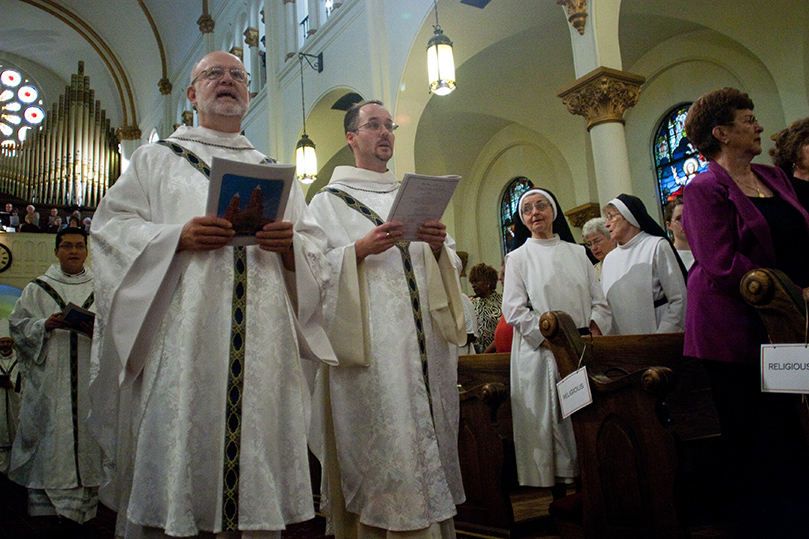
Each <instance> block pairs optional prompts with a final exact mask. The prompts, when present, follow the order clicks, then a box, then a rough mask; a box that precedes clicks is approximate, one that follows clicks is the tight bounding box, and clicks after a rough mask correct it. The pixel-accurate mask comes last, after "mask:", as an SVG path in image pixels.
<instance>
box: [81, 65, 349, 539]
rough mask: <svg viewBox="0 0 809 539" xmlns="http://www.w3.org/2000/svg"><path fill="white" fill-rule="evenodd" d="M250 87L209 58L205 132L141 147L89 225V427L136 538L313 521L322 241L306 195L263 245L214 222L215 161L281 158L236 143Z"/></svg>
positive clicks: (255, 531)
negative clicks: (237, 238)
mask: <svg viewBox="0 0 809 539" xmlns="http://www.w3.org/2000/svg"><path fill="white" fill-rule="evenodd" d="M247 83H248V75H247V73H246V72H245V71H244V66H243V65H242V63H241V61H240V60H239V59H238V58H237V57H236V56H234V55H232V54H228V53H225V52H214V53H211V54H208V55H207V56H205V57H204V58H203V59H202V60H201V61H200V62H199V63H198V64H197V65H196V66H195V67H194V68H193V70H192V81H191V86H189V88H188V90H187V96H188V98H189V100H190V101H191V102H192V103H194V104H195V105H196V109H197V112H198V114H199V122H200V127H195V128H194V127H186V126H181V127H180V128H179V129H177V131H175V132H174V133H173V134H172V135H171V136H170V137H169V138H168V139H167V140H166V141H164V142H162V143H158V144H150V145H147V146H144V147H141V148H139V149H138V150H137V151H136V152H135V153H134V154H133V156H132V159H131V162H130V166H129V168H128V169H127V171H126V172H125V173H124V174H123V175H122V176H121V178H119V179H118V181H117V182H116V183H115V185H114V186H113V187H112V188H111V189H110V190H109V191H108V192H107V194H106V195H105V196H104V198H103V200H102V201H101V204H99V207H98V210H97V211H96V213H95V216H94V219H93V223H92V234H93V238H94V242H95V244H96V245H97V249H96V250H95V251H94V256H95V259H94V260H95V267H96V269H97V273H96V275H97V278H96V297H97V301H98V312H99V318H98V324H97V327H96V342H95V346H94V349H93V358H94V361H95V362H96V365H95V366H96V367H97V369H98V372H97V373H96V378H95V380H94V382H93V389H94V390H95V393H94V403H93V409H92V413H91V416H90V420H91V423H92V424H93V427H94V428H95V429H96V430H97V432H98V433H99V436H100V437H101V440H102V444H103V445H104V447H105V449H107V450H109V451H110V452H112V453H113V454H114V455H115V457H116V462H115V465H116V476H115V481H114V482H113V483H112V484H110V485H109V487H108V488H109V494H110V499H111V503H113V504H114V506H115V508H116V509H117V510H118V529H117V533H118V534H119V535H123V536H125V537H127V538H140V537H149V538H151V537H166V536H171V537H175V536H179V537H189V536H194V537H196V536H197V534H199V533H201V532H208V533H214V534H221V536H222V537H228V538H231V537H239V536H241V537H245V538H247V537H249V538H264V537H273V538H279V537H280V536H281V532H280V530H283V529H284V528H285V526H286V525H287V524H289V523H294V522H300V521H304V520H308V519H311V518H313V516H314V512H313V498H312V491H311V484H310V478H309V462H308V457H307V446H306V435H307V430H308V421H309V410H310V397H309V389H308V386H307V384H306V380H305V379H304V374H303V370H302V366H301V362H300V359H301V357H302V356H305V357H308V358H313V359H314V358H322V359H331V360H333V357H334V355H333V352H332V351H331V347H330V345H329V343H328V338H327V336H326V334H325V332H324V331H323V329H322V326H320V325H319V320H320V317H321V311H320V288H319V284H318V283H320V282H322V281H324V280H325V276H326V275H327V272H326V271H325V267H324V266H323V264H325V263H326V261H325V257H323V254H322V252H323V238H322V235H321V232H320V231H319V229H318V228H317V226H316V225H315V224H314V223H313V222H312V221H311V220H310V219H309V217H308V213H307V209H306V205H305V202H304V199H303V194H302V192H301V190H300V187H299V186H298V185H293V186H292V189H291V191H290V195H289V201H288V203H287V206H286V211H285V214H284V218H283V220H282V221H276V222H273V223H269V224H267V225H264V227H263V228H262V230H260V231H259V232H257V233H256V236H255V237H256V240H257V245H251V246H247V247H233V246H231V245H229V242H230V239H231V238H232V236H233V234H234V232H233V229H232V224H231V223H230V222H228V221H227V220H225V219H221V218H218V217H216V216H205V208H206V199H207V194H208V177H207V174H206V172H208V171H207V170H206V168H205V165H206V164H207V165H210V163H211V160H212V158H213V157H222V158H227V159H231V160H238V161H243V162H247V163H262V162H268V161H269V160H268V159H267V158H266V157H265V156H264V155H263V154H261V153H260V152H258V151H257V150H256V149H254V148H253V147H252V145H251V144H250V142H249V141H248V140H247V139H246V138H245V137H244V136H241V135H240V134H239V131H240V129H241V120H242V118H243V116H244V114H245V113H246V111H247V106H248V103H249V99H250V97H249V91H248V86H247ZM119 382H120V390H119ZM106 493H107V490H106V489H105V491H104V492H103V493H102V494H105V495H106ZM105 499H106V497H105ZM219 536H220V535H217V537H219Z"/></svg>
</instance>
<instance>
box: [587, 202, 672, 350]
mask: <svg viewBox="0 0 809 539" xmlns="http://www.w3.org/2000/svg"><path fill="white" fill-rule="evenodd" d="M603 211H604V217H606V218H607V228H608V229H609V230H610V236H611V237H612V239H614V240H615V241H616V243H618V247H617V248H616V249H614V250H613V251H611V252H610V253H609V254H608V255H607V256H606V258H604V267H603V268H602V270H601V286H602V287H603V289H604V295H606V296H607V301H608V302H609V304H610V309H612V316H613V333H615V334H618V335H632V334H639V333H681V332H682V331H683V329H684V327H685V276H686V269H685V267H684V266H683V263H682V261H681V260H680V259H679V257H678V256H677V254H676V253H675V251H674V248H673V247H672V246H671V243H670V242H669V241H668V238H667V237H666V233H665V232H663V229H662V228H661V227H660V225H658V224H657V223H656V222H655V221H654V220H653V219H652V218H651V217H650V216H649V214H648V213H647V212H646V206H644V205H643V202H641V200H640V199H639V198H638V197H635V196H632V195H626V194H621V195H618V197H616V198H614V199H612V200H610V201H609V203H608V204H607V205H606V206H604V210H603Z"/></svg>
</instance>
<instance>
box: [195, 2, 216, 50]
mask: <svg viewBox="0 0 809 539" xmlns="http://www.w3.org/2000/svg"><path fill="white" fill-rule="evenodd" d="M197 26H199V31H200V32H201V33H202V36H203V38H204V41H205V52H206V53H209V52H213V51H214V47H216V43H214V35H213V31H214V27H215V26H216V24H215V23H214V20H213V17H211V15H210V14H209V13H208V0H202V15H200V16H199V19H197Z"/></svg>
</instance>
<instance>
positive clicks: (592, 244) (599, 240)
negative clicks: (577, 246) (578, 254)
mask: <svg viewBox="0 0 809 539" xmlns="http://www.w3.org/2000/svg"><path fill="white" fill-rule="evenodd" d="M603 241H604V238H596V239H594V240H592V241H588V242H587V243H585V245H586V246H587V247H589V248H590V249H592V248H593V247H596V246H598V245H601V243H602V242H603Z"/></svg>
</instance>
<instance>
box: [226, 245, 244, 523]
mask: <svg viewBox="0 0 809 539" xmlns="http://www.w3.org/2000/svg"><path fill="white" fill-rule="evenodd" d="M233 269H234V272H233V299H232V306H233V310H232V313H233V314H232V317H231V328H230V365H229V369H228V385H227V397H226V399H227V401H226V402H227V404H226V413H225V464H224V470H223V473H222V478H223V481H222V490H223V492H222V530H223V531H231V530H238V529H239V453H240V449H241V447H240V445H241V432H242V426H241V419H242V391H243V389H244V348H245V342H246V337H247V335H246V324H245V321H246V319H247V250H246V249H245V247H244V246H237V247H234V248H233Z"/></svg>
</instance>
